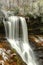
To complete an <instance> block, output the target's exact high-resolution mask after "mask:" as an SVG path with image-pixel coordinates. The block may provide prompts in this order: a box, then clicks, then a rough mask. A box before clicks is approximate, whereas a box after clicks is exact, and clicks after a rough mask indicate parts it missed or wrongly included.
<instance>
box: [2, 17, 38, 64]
mask: <svg viewBox="0 0 43 65" xmlns="http://www.w3.org/2000/svg"><path fill="white" fill-rule="evenodd" d="M3 22H4V26H5V31H6V38H7V40H8V42H9V43H10V45H11V47H12V48H13V49H15V50H16V51H17V53H18V54H19V55H20V56H21V58H22V59H23V61H24V62H25V63H26V64H27V65H37V63H36V60H35V57H34V53H33V50H32V49H31V47H30V45H29V41H28V31H27V24H26V20H25V18H24V17H19V16H10V17H8V21H3Z"/></svg>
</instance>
